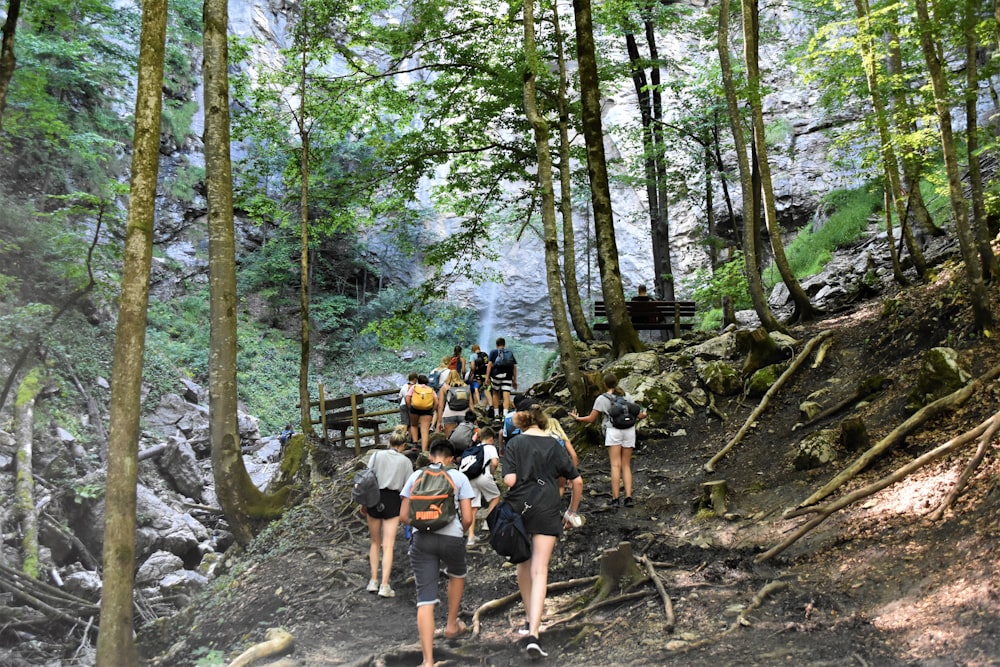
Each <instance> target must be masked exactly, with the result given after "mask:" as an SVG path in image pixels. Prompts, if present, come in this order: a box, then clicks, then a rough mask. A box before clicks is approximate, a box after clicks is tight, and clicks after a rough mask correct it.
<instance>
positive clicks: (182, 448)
mask: <svg viewBox="0 0 1000 667" xmlns="http://www.w3.org/2000/svg"><path fill="white" fill-rule="evenodd" d="M167 440H168V444H169V446H170V447H169V449H167V451H166V452H164V453H163V454H162V455H161V456H160V457H159V458H157V460H156V466H157V468H158V469H159V470H160V473H161V474H162V475H163V477H164V479H166V480H167V481H168V482H169V483H170V484H171V486H172V487H173V488H174V490H175V491H177V492H178V493H180V494H182V495H185V496H187V497H188V498H193V499H195V500H201V492H202V491H203V490H204V488H205V480H204V478H203V477H202V474H201V466H200V465H199V464H198V459H197V457H196V456H195V453H194V449H192V448H191V445H189V444H188V443H187V440H185V439H184V438H179V437H177V436H171V437H169V438H168V439H167Z"/></svg>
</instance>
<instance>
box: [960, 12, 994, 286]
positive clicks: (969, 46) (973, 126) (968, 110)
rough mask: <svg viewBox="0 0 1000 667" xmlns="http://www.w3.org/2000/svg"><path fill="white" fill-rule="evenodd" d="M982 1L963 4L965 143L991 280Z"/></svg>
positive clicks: (977, 229) (976, 228)
mask: <svg viewBox="0 0 1000 667" xmlns="http://www.w3.org/2000/svg"><path fill="white" fill-rule="evenodd" d="M978 8H979V3H978V2H975V1H974V0H965V2H964V3H963V6H962V32H963V33H964V34H965V144H966V151H965V152H966V155H968V156H969V189H970V190H971V194H972V196H971V199H972V221H971V224H972V232H973V236H974V237H975V239H976V247H977V248H978V250H979V261H980V262H981V269H982V274H983V279H984V280H985V281H986V282H989V281H990V280H991V279H992V278H993V277H994V276H996V275H997V259H996V256H995V255H994V254H993V247H992V245H991V244H990V236H989V229H988V227H987V224H986V202H985V200H984V198H983V174H982V170H981V169H980V168H979V118H978V113H977V109H976V106H977V102H978V101H979V69H978V63H977V60H976V56H977V52H978V49H979V40H978V39H977V38H976V22H977V20H978V18H979V17H978V16H977V15H976V10H977V9H978Z"/></svg>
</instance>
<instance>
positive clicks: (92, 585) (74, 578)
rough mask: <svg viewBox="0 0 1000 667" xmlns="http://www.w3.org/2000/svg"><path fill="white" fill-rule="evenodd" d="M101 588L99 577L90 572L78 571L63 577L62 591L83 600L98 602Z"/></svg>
mask: <svg viewBox="0 0 1000 667" xmlns="http://www.w3.org/2000/svg"><path fill="white" fill-rule="evenodd" d="M102 586H103V583H102V581H101V575H99V574H97V573H96V572H91V571H90V570H80V571H79V572H73V573H71V574H67V575H66V576H65V577H63V589H64V590H65V591H66V592H67V593H70V594H72V595H75V596H77V597H78V598H83V599H84V600H91V601H93V602H96V601H98V600H100V599H101V588H102Z"/></svg>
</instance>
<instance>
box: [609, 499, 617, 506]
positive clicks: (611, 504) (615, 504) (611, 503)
mask: <svg viewBox="0 0 1000 667" xmlns="http://www.w3.org/2000/svg"><path fill="white" fill-rule="evenodd" d="M618 505H619V503H618V499H617V498H612V499H611V500H609V501H608V507H618Z"/></svg>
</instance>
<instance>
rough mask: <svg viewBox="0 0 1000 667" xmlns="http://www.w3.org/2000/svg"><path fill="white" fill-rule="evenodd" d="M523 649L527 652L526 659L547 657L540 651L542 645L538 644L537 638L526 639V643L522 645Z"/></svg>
mask: <svg viewBox="0 0 1000 667" xmlns="http://www.w3.org/2000/svg"><path fill="white" fill-rule="evenodd" d="M524 649H525V650H526V651H527V652H528V657H529V658H531V659H532V660H538V659H539V658H547V657H548V655H549V654H548V653H546V652H545V651H543V650H542V645H541V644H539V643H538V637H528V643H527V644H525V645H524Z"/></svg>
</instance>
